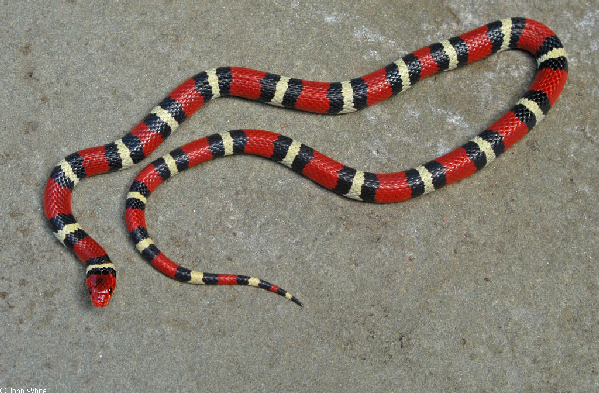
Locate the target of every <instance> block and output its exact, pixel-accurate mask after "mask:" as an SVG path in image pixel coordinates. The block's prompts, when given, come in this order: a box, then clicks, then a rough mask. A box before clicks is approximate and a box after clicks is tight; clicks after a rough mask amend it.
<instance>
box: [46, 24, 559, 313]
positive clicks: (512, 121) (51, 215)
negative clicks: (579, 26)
mask: <svg viewBox="0 0 599 393" xmlns="http://www.w3.org/2000/svg"><path fill="white" fill-rule="evenodd" d="M508 49H520V50H523V51H526V52H529V53H530V54H532V56H534V58H535V59H536V65H537V72H536V75H535V78H534V80H533V82H532V84H531V85H530V87H529V88H528V90H527V91H526V93H524V94H523V96H522V97H521V98H519V99H518V101H517V102H516V103H515V104H514V106H513V107H512V108H511V109H510V110H508V111H507V112H506V113H505V114H503V115H502V116H501V117H500V118H499V119H498V120H496V121H495V122H494V123H493V124H491V125H490V126H489V127H487V128H486V129H484V130H483V131H482V132H480V133H479V134H478V135H476V136H474V137H472V138H471V139H470V140H468V141H467V142H466V143H464V144H463V145H461V146H459V147H457V148H455V149H454V150H452V151H450V152H449V153H447V154H444V155H442V156H440V157H437V158H435V159H433V160H431V161H428V162H427V163H425V164H423V165H419V166H417V167H414V168H411V169H408V170H404V171H400V172H394V173H383V174H378V173H371V172H366V171H361V170H357V169H354V168H351V167H349V166H346V165H344V164H342V163H340V162H338V161H335V160H333V159H331V158H329V157H327V156H326V155H324V154H322V153H319V152H318V151H316V150H314V149H313V148H311V147H309V146H306V145H304V144H302V143H300V142H298V141H296V140H293V139H292V138H290V137H287V136H284V135H281V134H278V133H274V132H271V131H264V130H253V129H245V130H241V129H239V130H232V131H228V132H223V133H218V134H213V135H210V136H207V137H204V138H201V139H198V140H196V141H193V142H191V143H188V144H186V145H184V146H182V147H180V148H177V149H175V150H173V151H171V152H170V153H169V154H166V155H164V156H162V157H160V158H158V159H156V160H155V161H153V162H152V163H151V164H149V165H148V166H146V167H145V168H144V169H143V170H142V171H141V172H140V174H139V175H138V176H137V177H136V178H135V180H134V182H133V184H132V185H131V187H130V189H129V192H128V194H127V199H126V208H125V221H126V224H127V230H128V232H129V234H130V237H131V239H132V241H133V243H134V244H135V247H136V249H137V250H138V251H139V252H140V253H141V255H142V256H143V258H145V259H146V260H147V261H148V262H149V263H150V264H151V265H152V266H154V267H155V268H156V269H157V270H159V271H160V272H162V273H163V274H165V275H166V276H168V277H171V278H173V279H175V280H178V281H181V282H187V283H191V284H204V285H248V286H253V287H258V288H262V289H265V290H268V291H270V292H274V293H276V294H278V295H280V296H283V297H285V298H287V299H289V300H291V301H292V302H294V303H296V304H298V305H300V306H301V305H302V303H301V302H300V301H299V300H298V299H297V298H296V297H295V296H293V295H291V294H290V293H289V292H287V291H286V290H284V289H282V288H280V287H278V286H276V285H273V284H271V283H269V282H268V281H265V280H262V279H259V278H256V277H250V276H246V275H238V274H215V273H205V272H198V271H194V270H190V269H188V268H185V267H183V266H181V265H179V264H177V263H176V262H174V261H172V260H171V259H169V258H168V257H167V256H166V255H165V254H164V253H162V252H161V251H160V249H159V248H158V247H157V245H156V243H155V242H154V241H153V240H152V238H151V237H150V235H149V233H148V230H147V225H146V220H145V208H146V205H147V201H148V197H149V196H150V194H151V193H152V192H153V191H154V190H155V189H156V188H157V187H158V186H159V185H160V184H162V183H163V182H164V181H166V180H167V179H169V178H171V177H172V176H174V175H176V174H178V173H180V172H183V171H184V170H186V169H188V168H191V167H193V166H196V165H198V164H200V163H202V162H205V161H209V160H212V159H214V158H218V157H224V156H231V155H235V154H251V155H258V156H262V157H265V158H267V159H270V160H272V161H275V162H278V163H280V164H282V165H284V166H286V167H289V168H290V169H291V170H293V171H295V172H297V173H299V174H301V175H303V176H305V177H307V178H309V179H311V180H313V181H314V182H316V183H317V184H319V185H321V186H323V187H324V188H326V189H327V190H330V191H332V192H334V193H336V194H339V195H341V196H344V197H347V198H350V199H354V200H358V201H364V202H375V203H390V202H399V201H405V200H407V199H410V198H414V197H416V196H420V195H424V194H428V193H430V192H432V191H434V190H437V189H440V188H442V187H444V186H446V185H448V184H451V183H454V182H457V181H459V180H461V179H464V178H466V177H468V176H470V175H472V174H474V173H475V172H477V171H478V170H480V169H482V168H484V167H485V166H487V165H488V164H489V163H491V162H492V161H493V160H494V159H495V158H497V156H499V155H501V154H502V153H503V152H504V151H505V150H507V149H508V148H510V147H511V146H512V145H513V144H514V143H516V142H517V141H518V140H520V139H521V138H522V137H523V136H524V135H526V134H527V133H528V132H529V131H530V130H531V129H532V128H533V127H534V126H535V125H536V124H537V123H538V122H539V121H541V120H542V119H543V118H544V117H545V116H546V115H547V112H548V111H549V109H550V108H551V107H552V106H553V105H554V103H555V101H556V100H557V98H558V96H559V95H560V93H561V92H562V90H563V88H564V86H565V84H566V79H567V74H568V60H567V55H566V52H565V50H564V47H563V45H562V43H561V41H560V39H559V38H558V37H557V36H556V35H555V33H554V32H553V31H552V30H551V29H550V28H548V27H547V26H545V25H544V24H542V23H540V22H537V21H535V20H532V19H527V18H522V17H514V18H507V19H501V20H497V21H495V22H492V23H488V24H486V25H483V26H481V27H478V28H476V29H474V30H472V31H469V32H467V33H464V34H461V35H458V36H455V37H452V38H449V39H447V40H443V41H440V42H437V43H434V44H432V45H429V46H425V47H423V48H421V49H418V50H416V51H414V52H412V53H410V54H408V55H405V56H403V57H402V58H400V59H398V60H396V61H394V62H392V63H390V64H388V65H386V66H384V67H383V68H381V69H379V70H377V71H374V72H372V73H370V74H367V75H364V76H361V77H357V78H354V79H351V80H347V81H343V82H317V81H309V80H302V79H297V78H289V77H285V76H281V75H277V74H273V73H269V72H264V71H258V70H254V69H251V68H245V67H218V68H214V69H210V70H207V71H203V72H200V73H198V74H197V75H195V76H193V77H191V78H189V79H187V80H186V81H184V82H183V83H182V84H180V85H179V86H178V87H177V88H175V90H173V91H172V92H171V93H170V94H168V95H167V97H166V98H164V99H163V100H162V101H161V102H160V103H159V104H158V105H157V106H155V107H154V108H153V109H152V110H151V111H150V112H149V113H148V114H147V115H146V116H145V117H144V118H143V120H142V121H141V122H140V123H139V124H137V125H136V126H135V127H134V128H133V129H132V130H131V131H130V132H129V133H128V134H126V135H125V136H123V137H122V138H120V139H118V140H116V141H114V142H111V143H108V144H105V145H102V146H96V147H91V148H87V149H83V150H79V151H77V152H75V153H72V154H70V155H67V156H66V157H65V158H64V159H63V160H61V161H60V162H59V163H58V164H57V165H56V166H55V167H54V168H53V169H52V171H51V173H50V176H49V178H48V180H47V182H46V187H45V192H44V212H45V216H46V218H47V219H48V221H49V224H50V227H51V230H52V232H53V233H54V235H55V236H56V238H58V240H59V241H60V242H61V243H62V244H64V245H65V246H66V247H68V248H70V249H72V250H73V251H74V253H75V254H76V256H77V257H78V258H79V259H80V260H81V262H83V264H84V266H85V270H86V286H87V290H88V293H89V296H90V299H91V302H92V304H93V305H94V306H96V307H105V306H107V305H108V303H109V302H110V300H111V298H112V295H113V293H114V290H115V287H116V268H115V265H114V263H113V262H112V260H111V259H110V257H109V256H108V255H107V253H106V251H104V249H103V248H102V247H101V246H100V245H99V244H98V243H97V242H96V241H95V240H94V239H93V238H92V237H91V236H90V235H89V234H88V233H87V232H86V231H85V230H84V229H83V228H82V227H81V226H80V225H79V223H78V222H77V220H76V218H75V217H74V215H73V212H72V209H71V196H72V192H73V189H74V187H75V186H76V185H77V184H78V183H79V181H80V180H82V179H85V178H87V177H90V176H94V175H98V174H102V173H107V172H112V171H116V170H120V169H125V168H129V167H131V166H133V165H135V164H136V163H138V162H140V161H141V160H143V159H144V158H145V157H147V156H148V155H150V154H151V153H152V152H153V151H154V150H155V149H156V148H157V147H158V146H159V145H160V144H161V143H162V142H163V141H164V140H165V139H166V138H167V137H168V136H169V135H170V134H171V132H173V131H175V130H176V129H177V128H178V127H179V126H180V125H181V123H182V122H183V121H184V120H185V119H187V118H188V117H189V116H191V115H192V114H193V113H194V112H195V111H197V110H198V109H199V108H201V107H202V106H203V105H204V104H206V103H207V102H208V101H211V100H213V99H215V98H219V97H225V96H236V97H242V98H245V99H248V100H253V101H258V102H262V103H266V104H270V105H275V106H279V107H283V108H290V109H297V110H301V111H307V112H314V113H319V114H331V115H332V114H345V113H350V112H356V111H358V110H360V109H363V108H366V107H368V106H371V105H374V104H376V103H378V102H381V101H384V100H386V99H388V98H389V97H391V96H394V95H396V94H397V93H399V92H401V91H404V90H406V89H408V88H410V87H411V86H412V85H414V84H415V83H416V82H418V81H420V80H422V79H424V78H426V77H429V76H431V75H435V74H437V73H439V72H441V71H448V70H453V69H456V68H458V67H461V66H463V65H466V64H469V63H473V62H476V61H478V60H482V59H484V58H486V57H488V56H489V55H491V54H494V53H498V52H502V51H504V50H508Z"/></svg>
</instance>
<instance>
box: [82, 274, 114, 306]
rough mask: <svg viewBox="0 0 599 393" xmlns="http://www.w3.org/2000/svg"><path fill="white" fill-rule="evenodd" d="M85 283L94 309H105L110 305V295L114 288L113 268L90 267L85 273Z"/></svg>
mask: <svg viewBox="0 0 599 393" xmlns="http://www.w3.org/2000/svg"><path fill="white" fill-rule="evenodd" d="M107 265H108V264H107ZM110 265H112V264H110ZM86 283H87V290H88V292H89V297H90V299H91V301H92V303H93V305H94V306H96V307H106V306H107V305H108V303H110V299H111V298H112V293H113V292H114V288H115V287H116V271H115V270H114V267H113V266H102V267H93V266H90V268H88V272H87V280H86Z"/></svg>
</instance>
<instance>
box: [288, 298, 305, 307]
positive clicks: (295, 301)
mask: <svg viewBox="0 0 599 393" xmlns="http://www.w3.org/2000/svg"><path fill="white" fill-rule="evenodd" d="M289 300H291V301H292V302H293V303H295V304H297V305H298V306H300V307H304V305H303V303H302V302H300V301H299V300H298V299H297V298H296V297H295V296H291V299H289Z"/></svg>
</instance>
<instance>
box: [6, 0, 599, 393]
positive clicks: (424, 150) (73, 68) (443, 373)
mask: <svg viewBox="0 0 599 393" xmlns="http://www.w3.org/2000/svg"><path fill="white" fill-rule="evenodd" d="M90 3H92V2H85V1H29V2H20V1H4V2H2V5H0V21H1V23H0V26H1V27H0V45H1V49H0V54H1V58H0V65H1V69H2V70H3V72H2V76H0V86H1V93H0V103H1V107H2V108H3V111H2V116H0V130H1V133H2V134H1V135H2V144H1V146H0V163H1V167H2V168H3V170H2V172H1V176H2V187H1V189H0V199H1V200H2V202H3V203H2V206H1V207H0V214H1V216H2V220H3V222H4V225H3V231H2V232H0V239H1V243H0V244H1V247H2V249H1V253H0V269H1V271H0V321H1V322H0V389H2V390H0V391H2V392H5V391H10V389H11V388H12V389H27V388H41V389H47V390H46V391H47V392H63V391H181V392H192V391H215V390H219V391H220V390H222V391H249V390H252V391H265V392H270V391H294V392H314V391H327V392H329V391H331V392H334V391H397V392H400V391H401V392H404V391H405V392H408V391H418V392H419V391H439V392H475V391H476V392H549V391H551V392H553V391H555V392H566V391H568V392H590V391H596V389H597V386H598V385H599V362H598V358H599V356H598V345H597V342H599V319H598V317H599V315H598V309H599V301H598V299H597V296H598V286H599V281H598V280H599V269H598V267H597V261H598V259H599V242H598V237H597V235H598V232H599V209H598V206H597V196H596V195H597V193H598V192H599V181H598V171H597V162H598V158H599V136H598V126H597V124H598V123H599V121H598V120H599V116H598V115H597V100H598V98H599V89H598V87H597V75H598V71H599V70H598V66H597V64H598V63H599V56H598V53H597V52H598V45H597V34H596V32H597V29H598V28H599V7H598V5H597V3H596V2H587V1H580V0H569V1H560V2H557V1H555V2H551V1H545V2H537V1H534V2H533V1H524V2H522V1H514V0H506V1H496V2H479V1H467V0H458V1H441V2H439V1H428V0H427V1H419V2H403V1H394V2H393V1H382V0H381V1H378V0H373V1H370V2H367V3H366V2H359V1H347V0H343V1H335V0H333V1H269V2H258V1H244V2H230V1H221V0H213V1H211V2H197V1H177V2H173V1H160V2H150V1H137V2H135V1H130V2H125V1H121V2H95V3H96V4H90ZM416 3H418V5H416ZM523 3H524V4H523ZM590 3H593V4H592V5H591V4H590ZM507 16H527V17H530V18H534V19H537V20H539V21H542V22H544V23H546V24H548V25H549V26H550V27H551V28H552V29H554V30H555V31H556V32H557V33H558V35H559V36H560V38H561V39H562V41H563V42H564V45H565V47H566V49H567V52H568V54H569V57H570V76H569V81H568V84H567V86H566V89H565V91H564V93H563V94H562V96H561V97H560V99H559V100H558V102H557V104H556V105H555V107H554V108H553V110H552V111H551V112H550V114H549V115H548V116H547V117H546V119H545V120H544V121H543V122H542V123H540V124H539V126H538V127H536V128H535V129H534V131H533V132H531V133H530V134H529V135H528V136H526V137H525V139H524V140H523V141H521V142H520V143H518V144H517V145H516V146H514V147H513V148H512V149H511V150H509V151H508V152H507V153H506V154H505V155H503V156H502V157H501V158H500V159H498V160H497V161H495V162H494V163H493V165H492V166H490V167H489V168H487V169H485V170H484V171H482V172H481V173H478V174H476V175H475V176H473V177H472V178H469V179H467V180H464V181H462V182H460V183H458V184H456V185H452V186H450V187H447V188H445V189H443V190H441V191H439V192H437V193H434V194H431V195H427V196H425V197H422V198H419V199H415V200H412V201H408V202H406V203H403V204H393V205H385V206H380V205H368V204H360V203H357V202H352V201H349V200H346V199H343V198H341V197H338V196H336V195H334V194H332V193H329V192H327V191H326V190H324V189H322V188H320V187H318V186H317V185H315V184H314V183H312V182H310V181H309V180H306V179H304V178H301V177H300V176H297V175H296V174H294V173H293V172H291V171H289V170H287V169H286V168H284V167H281V166H278V165H276V164H273V163H271V162H268V161H266V160H262V159H259V158H255V157H247V156H246V157H243V156H239V157H233V158H228V159H223V160H219V161H215V162H211V163H208V164H205V165H203V166H201V167H200V168H197V169H194V170H193V171H189V172H188V173H186V174H184V175H181V176H179V177H177V178H175V179H173V180H172V181H170V182H169V183H168V184H166V185H164V186H163V187H162V188H160V189H159V190H158V191H157V192H156V193H155V195H153V196H152V197H151V199H150V204H149V207H148V225H149V229H150V231H151V233H152V235H153V237H154V238H155V240H156V241H157V243H158V244H159V245H160V246H161V248H162V249H163V250H164V251H165V252H166V253H167V254H169V255H170V256H171V257H172V258H173V259H175V260H177V261H179V262H181V263H183V264H184V265H189V266H191V267H194V268H197V269H199V270H206V271H213V272H222V273H243V274H252V275H256V276H258V277H262V278H264V279H267V280H269V281H272V282H273V283H275V284H278V285H281V286H282V287H284V288H286V289H288V290H289V291H291V292H292V293H294V294H296V295H297V296H298V297H299V298H300V299H301V300H302V301H303V302H304V303H305V305H306V306H305V307H304V308H299V307H297V306H295V305H293V304H292V303H290V302H287V301H285V300H284V299H282V298H280V297H277V296H274V295H272V294H268V293H266V292H264V291H259V290H255V289H253V288H245V287H234V288H231V287H194V286H189V285H184V284H180V283H178V282H175V281H174V280H170V279H168V278H166V277H164V276H163V275H161V274H160V273H158V272H157V271H155V270H154V269H153V268H151V267H150V266H149V265H148V264H147V263H146V262H145V261H144V260H142V258H141V257H140V256H139V255H138V254H137V252H136V251H135V249H134V247H133V246H132V244H131V243H130V242H129V240H128V237H127V235H126V229H125V224H124V216H123V212H124V207H123V205H124V200H125V195H126V193H127V189H128V187H129V185H130V183H131V182H132V180H133V179H134V177H135V176H136V174H137V172H138V171H139V170H141V168H142V166H141V165H140V166H138V167H137V168H135V169H132V170H128V171H123V172H119V173H113V174H111V175H107V176H99V177H97V178H93V179H90V180H87V181H84V182H82V184H81V185H80V186H79V187H78V188H77V190H76V192H75V196H74V201H73V208H74V211H75V212H76V215H77V216H78V218H79V220H80V222H81V224H82V226H83V227H84V228H86V229H87V230H88V231H89V232H90V233H91V234H92V235H93V236H94V237H95V238H96V239H98V241H100V243H102V244H103V245H104V246H105V248H106V249H107V251H108V252H109V254H110V255H111V257H112V259H113V260H114V261H115V262H116V263H117V265H118V271H119V282H118V287H117V291H116V293H115V296H114V299H113V301H112V303H111V304H110V306H109V307H108V308H106V309H99V310H98V309H94V308H93V307H92V306H91V305H90V303H89V300H88V298H87V295H86V293H85V287H84V269H83V267H82V266H81V264H80V263H79V262H78V261H77V260H76V258H75V256H74V255H73V254H72V253H71V252H70V251H69V250H67V249H65V248H64V247H62V246H61V245H60V244H59V243H58V242H57V241H56V240H55V239H54V238H53V236H52V234H51V231H50V229H49V227H48V226H47V224H46V222H45V220H44V218H43V211H42V195H43V187H44V183H45V180H46V177H47V176H48V174H49V171H50V169H51V168H52V167H53V166H54V165H55V164H56V162H58V161H59V160H60V159H62V157H64V156H65V155H67V154H69V153H71V152H74V151H76V150H79V149H82V148H85V147H90V146H96V145H100V144H105V143H108V142H110V141H113V140H114V139H117V138H119V137H120V136H122V135H124V134H125V133H126V132H127V131H128V130H129V129H130V128H131V127H132V126H134V125H135V124H136V123H137V122H138V121H139V120H140V119H141V118H142V117H143V116H144V115H145V113H146V112H147V111H148V110H150V109H151V108H152V107H153V106H154V105H155V104H156V103H157V102H159V101H160V100H161V99H162V98H163V97H164V96H165V94H167V93H168V92H169V91H170V90H172V89H173V88H174V87H176V86H177V85H178V84H179V83H180V82H182V81H183V80H184V79H186V78H188V77H190V76H191V75H193V74H195V73H197V72H199V71H201V70H204V69H209V68H213V67H217V66H224V65H241V66H248V67H253V68H257V69H262V70H268V71H271V72H275V73H280V74H283V75H287V76H293V77H298V78H306V79H314V80H344V79H347V78H350V77H355V76H359V75H362V74H365V73H367V72H370V71H374V70H376V69H378V68H380V67H381V66H383V65H385V64H387V63H389V62H390V61H393V60H395V59H396V58H398V57H400V56H402V55H405V54H406V53H408V52H411V51H412V50H415V49H418V48H420V47H422V46H424V45H427V44H431V43H433V42H436V41H439V40H441V39H444V38H449V37H451V36H453V35H457V34H459V33H462V32H465V31H468V30H470V29H473V28H475V27H478V26H480V25H482V24H484V23H487V22H490V21H493V20H496V19H499V18H503V17H507ZM533 75H534V61H533V59H532V58H531V57H529V56H528V55H526V54H524V53H522V52H516V51H510V52H506V53H503V54H500V55H498V56H494V57H492V58H490V59H488V60H486V61H483V62H480V63H477V64H473V65H470V66H468V67H466V68H463V69H460V70H458V71H453V72H450V73H444V74H442V75H438V76H435V77H432V78H429V79H428V80H426V81H423V82H422V83H421V84H419V85H418V86H416V87H415V88H413V89H411V90H410V91H408V92H406V93H404V94H402V95H400V96H397V97H394V98H393V99H390V100H388V101H386V102H384V103H381V104H379V105H377V106H374V107H371V108H368V109H366V110H364V111H362V112H359V113H355V114H351V115H346V116H338V117H326V116H318V115H312V114H305V113H301V112H295V111H289V110H282V109H279V108H274V107H270V106H266V105H261V104H257V103H254V102H250V101H244V100H240V99H234V98H231V99H223V100H218V101H215V102H213V103H210V104H209V105H207V106H206V107H204V108H203V109H201V111H200V112H199V113H198V114H196V115H195V116H194V117H192V118H191V119H190V120H189V121H188V122H187V123H186V124H185V125H184V126H183V127H182V128H180V129H179V130H178V131H177V133H176V134H174V135H173V136H172V137H171V138H170V139H169V140H167V141H166V142H165V146H162V147H161V148H160V149H159V152H158V154H164V153H165V152H167V151H170V150H171V149H173V148H175V147H177V146H179V145H182V144H184V143H186V142H188V141H191V140H192V139H196V138H199V137H202V136H205V135H208V134H211V133H214V132H221V131H225V130H228V129H235V128H242V127H247V128H263V129H268V130H273V131H277V132H282V133H284V134H286V135H289V136H291V137H293V138H295V139H298V140H301V141H302V142H305V143H307V144H308V145H310V146H313V147H315V148H317V149H318V150H320V151H321V152H323V153H325V154H327V155H330V156H332V157H333V158H336V159H338V160H340V161H342V162H345V163H347V164H349V165H352V166H354V167H358V168H361V169H365V170H370V171H395V170H400V169H407V168H409V167H413V166H415V165H418V164H421V163H423V162H425V161H427V160H429V159H431V158H433V157H435V156H437V155H438V154H441V153H444V152H447V151H449V150H450V149H452V148H454V147H455V146H458V145H460V144H462V143H464V142H465V141H466V140H468V139H469V138H470V137H471V136H473V135H475V134H477V133H478V132H480V130H482V129H484V127H486V126H487V125H488V124H490V123H491V122H492V121H494V120H495V119H496V118H497V117H498V116H499V115H501V114H502V113H503V112H504V111H506V110H507V109H509V108H510V107H511V106H512V105H513V104H514V103H515V101H516V100H517V99H518V97H519V96H520V95H521V94H522V93H523V92H524V91H525V90H526V89H527V87H528V85H529V84H530V82H531V81H532V78H533ZM146 162H147V161H146Z"/></svg>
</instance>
